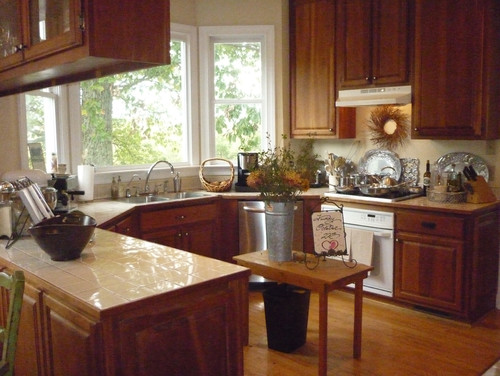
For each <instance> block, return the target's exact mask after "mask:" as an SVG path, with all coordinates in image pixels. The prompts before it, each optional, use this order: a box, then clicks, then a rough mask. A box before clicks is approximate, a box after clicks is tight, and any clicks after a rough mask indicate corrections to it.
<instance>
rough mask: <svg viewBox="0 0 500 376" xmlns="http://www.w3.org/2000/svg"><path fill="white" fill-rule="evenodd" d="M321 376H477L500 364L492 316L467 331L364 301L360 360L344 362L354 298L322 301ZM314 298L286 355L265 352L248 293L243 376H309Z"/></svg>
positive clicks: (258, 298) (499, 324) (498, 317)
mask: <svg viewBox="0 0 500 376" xmlns="http://www.w3.org/2000/svg"><path fill="white" fill-rule="evenodd" d="M328 302H329V308H328V309H329V311H328V312H329V322H328V329H329V333H330V334H329V337H328V375H335V376H338V375H370V376H376V375H380V376H392V375H404V376H412V375H417V376H418V375H426V376H432V375H440V376H441V375H444V376H447V375H450V376H452V375H453V376H462V375H463V376H466V375H471V376H477V375H482V374H483V373H484V372H486V371H487V370H488V369H489V368H490V367H492V365H493V364H494V363H496V362H497V361H498V360H499V359H500V311H499V310H496V311H493V312H491V313H490V314H488V315H487V316H486V317H485V318H483V319H482V320H480V321H479V322H477V323H475V324H473V325H469V324H466V323H461V322H456V321H453V320H449V319H447V318H443V317H439V316H436V315H432V314H429V313H426V312H421V311H416V310H412V309H408V308H405V307H399V306H395V305H392V304H388V303H386V302H383V301H379V300H374V299H371V298H369V297H367V296H365V298H364V300H363V346H362V354H361V359H353V358H352V333H353V304H354V296H353V295H352V294H350V293H348V292H344V291H334V292H332V293H330V296H329V300H328ZM317 346H318V295H317V294H315V293H311V302H310V306H309V323H308V332H307V342H306V344H305V345H304V346H302V347H301V348H299V349H297V350H295V351H294V352H293V353H290V354H286V353H282V352H278V351H274V350H269V349H268V348H267V335H266V327H265V316H264V303H263V300H262V292H261V291H250V338H249V346H247V347H246V348H245V375H246V376H262V375H266V376H267V375H276V376H277V375H286V376H290V375H301V376H303V375H316V374H317V361H318V357H317V356H318V349H317Z"/></svg>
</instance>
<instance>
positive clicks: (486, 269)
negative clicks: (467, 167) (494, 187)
mask: <svg viewBox="0 0 500 376" xmlns="http://www.w3.org/2000/svg"><path fill="white" fill-rule="evenodd" d="M498 252H499V220H498V212H497V210H496V209H495V208H492V209H491V210H490V211H487V212H484V213H478V214H471V215H465V214H464V215H459V214H446V213H445V212H432V211H418V212H415V211H410V210H398V211H396V242H395V254H394V297H395V299H397V300H400V301H403V302H407V303H412V304H415V305H418V306H422V307H427V308H430V309H435V310H439V311H441V312H444V313H449V314H451V315H453V316H456V317H460V318H463V319H465V320H467V321H474V320H476V319H478V318H479V317H481V316H482V315H484V314H485V313H487V312H488V311H489V310H491V309H494V308H495V301H496V286H497V278H498V257H499V256H498Z"/></svg>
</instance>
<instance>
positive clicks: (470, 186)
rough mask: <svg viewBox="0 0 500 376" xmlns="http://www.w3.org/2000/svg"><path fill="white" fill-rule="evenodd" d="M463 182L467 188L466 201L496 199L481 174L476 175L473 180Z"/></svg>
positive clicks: (476, 202) (484, 201) (478, 202)
mask: <svg viewBox="0 0 500 376" xmlns="http://www.w3.org/2000/svg"><path fill="white" fill-rule="evenodd" d="M464 184H465V187H466V190H467V202H470V203H473V204H482V203H486V202H493V201H496V200H497V197H496V196H495V194H494V193H493V191H492V190H491V188H490V186H489V185H488V183H487V182H486V180H484V177H482V176H478V177H477V179H476V180H475V181H474V180H469V181H467V182H466V183H464Z"/></svg>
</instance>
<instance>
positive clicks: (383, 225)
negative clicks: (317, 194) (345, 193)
mask: <svg viewBox="0 0 500 376" xmlns="http://www.w3.org/2000/svg"><path fill="white" fill-rule="evenodd" d="M321 210H324V211H328V210H338V208H337V207H336V206H333V205H322V206H321ZM343 214H344V223H346V224H351V225H358V226H364V227H365V226H366V227H373V228H378V229H387V230H392V229H394V213H388V212H382V211H376V210H367V209H355V208H346V207H344V208H343Z"/></svg>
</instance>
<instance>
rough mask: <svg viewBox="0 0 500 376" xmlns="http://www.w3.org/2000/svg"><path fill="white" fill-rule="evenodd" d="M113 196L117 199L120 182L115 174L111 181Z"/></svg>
mask: <svg viewBox="0 0 500 376" xmlns="http://www.w3.org/2000/svg"><path fill="white" fill-rule="evenodd" d="M111 198H112V199H113V200H116V199H117V198H118V183H117V182H116V180H115V177H114V176H113V180H112V181H111Z"/></svg>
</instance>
